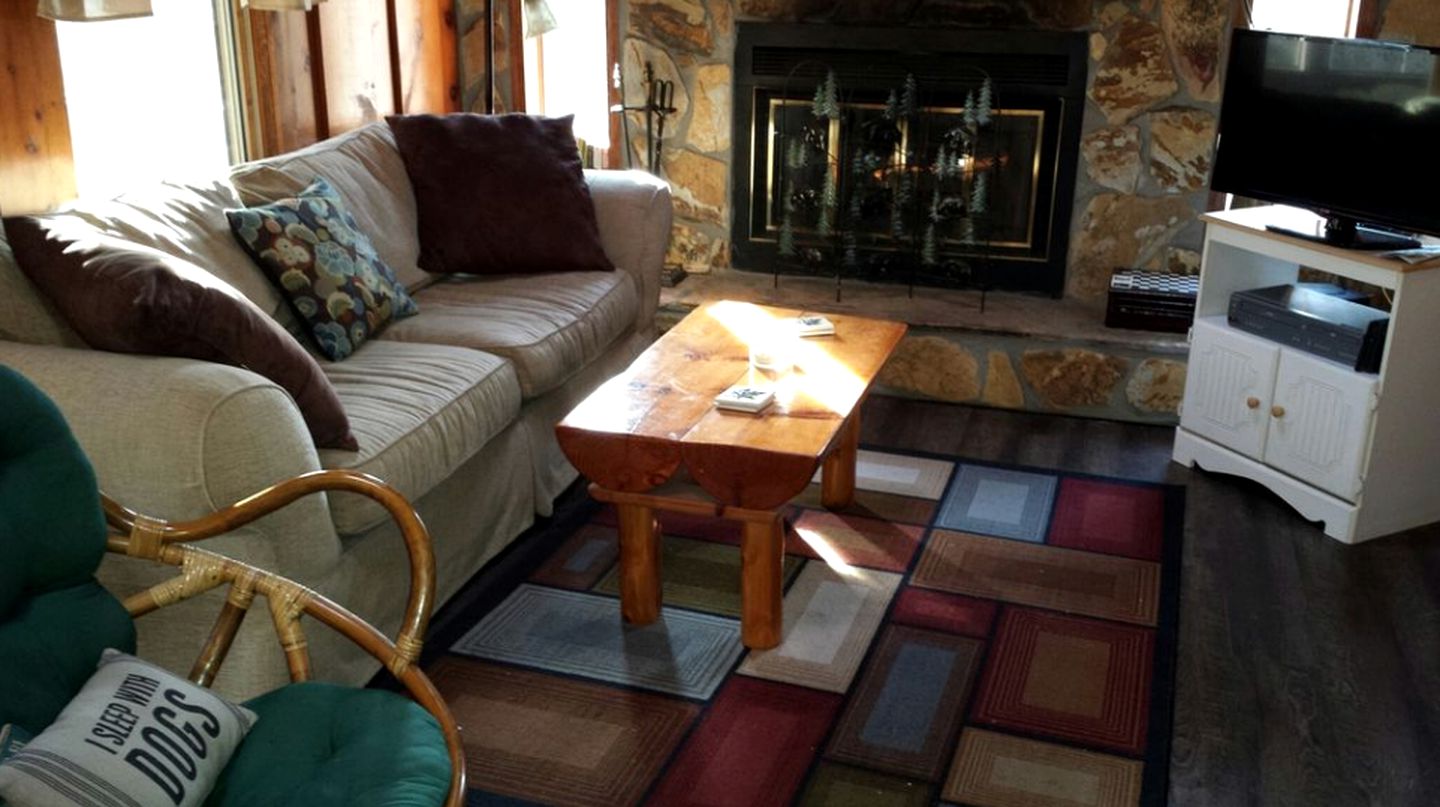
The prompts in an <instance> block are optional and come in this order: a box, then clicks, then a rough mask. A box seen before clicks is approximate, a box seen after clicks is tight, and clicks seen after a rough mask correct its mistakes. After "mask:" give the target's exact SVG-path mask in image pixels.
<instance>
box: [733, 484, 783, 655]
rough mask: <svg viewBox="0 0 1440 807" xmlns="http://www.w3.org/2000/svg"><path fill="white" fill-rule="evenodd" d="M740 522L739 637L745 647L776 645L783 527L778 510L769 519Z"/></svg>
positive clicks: (780, 607) (781, 601) (781, 600)
mask: <svg viewBox="0 0 1440 807" xmlns="http://www.w3.org/2000/svg"><path fill="white" fill-rule="evenodd" d="M744 523H745V534H744V538H743V539H742V543H741V545H740V638H741V639H743V640H744V642H745V646H746V647H749V648H752V649H754V650H765V649H767V648H771V647H774V646H775V645H778V644H780V629H781V625H782V619H781V614H782V608H783V597H782V593H781V590H780V589H781V579H780V577H781V568H782V565H783V561H784V558H785V528H784V522H783V521H782V520H781V518H780V514H779V513H776V514H775V517H774V518H773V519H771V520H770V521H746V522H744Z"/></svg>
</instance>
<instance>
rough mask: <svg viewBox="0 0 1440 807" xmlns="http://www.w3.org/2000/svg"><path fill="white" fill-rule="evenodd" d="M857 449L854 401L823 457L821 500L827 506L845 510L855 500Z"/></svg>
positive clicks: (858, 435)
mask: <svg viewBox="0 0 1440 807" xmlns="http://www.w3.org/2000/svg"><path fill="white" fill-rule="evenodd" d="M859 453H860V407H859V406H858V405H857V406H856V407H855V411H853V412H851V413H850V417H848V418H846V419H845V425H843V426H841V427H840V433H839V434H837V435H835V448H834V449H832V450H831V451H830V455H829V456H828V457H826V458H825V465H824V471H823V472H822V473H821V476H820V503H821V504H823V505H825V508H826V509H827V510H844V509H845V508H847V507H849V506H850V505H851V503H853V502H854V501H855V460H856V458H857V457H858V456H859Z"/></svg>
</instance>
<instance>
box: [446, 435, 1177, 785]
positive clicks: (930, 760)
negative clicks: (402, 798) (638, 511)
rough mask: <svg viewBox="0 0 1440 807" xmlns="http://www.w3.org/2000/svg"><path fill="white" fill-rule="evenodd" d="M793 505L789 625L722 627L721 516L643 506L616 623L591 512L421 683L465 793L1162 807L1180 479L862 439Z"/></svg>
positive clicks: (602, 545)
mask: <svg viewBox="0 0 1440 807" xmlns="http://www.w3.org/2000/svg"><path fill="white" fill-rule="evenodd" d="M858 478H859V481H858V487H859V490H858V492H857V496H856V501H855V504H854V505H853V506H852V507H850V508H849V509H848V510H846V511H844V512H841V513H831V512H828V511H826V510H824V509H822V508H821V507H820V504H819V496H818V490H817V489H818V485H812V486H811V490H809V491H807V492H806V493H805V494H804V495H802V496H801V497H799V498H798V499H797V500H796V502H795V503H794V504H793V505H792V506H791V507H790V508H789V510H788V511H787V514H786V515H787V524H788V528H789V532H788V534H787V537H786V550H787V555H786V563H785V581H786V593H785V612H784V633H783V636H784V639H783V641H782V642H781V644H780V646H779V647H776V648H774V649H771V650H767V651H748V650H746V649H745V648H744V647H743V646H742V645H741V643H740V632H739V620H738V616H737V614H738V608H739V569H740V558H739V551H738V548H737V547H738V543H739V538H740V530H739V528H738V527H737V526H736V525H734V524H729V523H726V522H722V521H716V520H713V519H704V518H695V517H686V516H671V515H664V514H662V516H661V525H662V529H663V533H664V538H663V542H664V545H663V560H662V580H663V587H664V597H665V607H664V609H663V612H662V618H661V619H660V620H658V621H657V622H656V623H655V624H653V625H649V626H645V627H639V628H636V627H629V626H626V625H624V624H623V623H622V621H621V619H620V615H619V602H618V600H617V599H616V591H617V586H616V570H615V566H616V562H617V558H618V549H617V545H616V534H615V517H614V514H613V512H611V511H609V510H607V509H605V508H601V507H599V506H594V507H593V508H592V509H591V511H590V515H589V516H588V523H585V524H584V525H583V526H581V527H579V528H578V529H575V530H574V531H573V533H572V534H570V535H569V536H567V537H566V538H565V540H563V542H561V543H560V544H559V548H558V549H556V550H555V551H554V552H553V554H551V555H550V556H549V557H548V558H546V559H545V560H544V561H543V562H542V563H540V564H539V565H538V568H535V569H534V571H533V572H532V573H530V574H529V578H528V580H526V581H525V582H524V583H523V584H521V585H519V586H518V587H517V588H516V589H515V591H514V592H513V593H512V594H510V595H509V596H508V597H507V598H506V599H505V600H504V601H502V602H501V603H500V604H499V605H498V606H496V607H494V608H493V609H491V610H490V611H489V612H488V613H484V614H466V615H464V618H465V619H468V620H471V624H470V627H468V628H467V629H466V630H465V632H464V635H463V636H462V637H461V638H460V639H459V640H458V641H456V642H455V643H454V644H453V645H452V646H451V647H450V650H449V652H448V653H446V654H444V655H443V656H442V657H441V658H439V659H438V660H436V661H434V662H432V663H430V664H429V665H428V667H427V670H428V672H429V673H430V675H431V676H432V677H433V678H434V680H435V683H436V685H437V686H438V687H439V689H440V692H441V694H443V695H444V696H445V698H446V700H447V701H448V702H449V703H450V705H451V707H452V709H453V710H454V712H455V715H456V717H457V719H458V720H459V722H460V724H461V725H462V726H463V727H464V729H465V731H464V736H465V742H466V752H467V756H468V774H469V784H470V788H471V790H470V792H469V797H468V803H469V804H471V805H527V804H554V805H580V806H583V807H588V806H589V805H597V806H598V805H606V806H607V807H609V806H610V805H632V804H651V805H695V806H696V807H719V806H720V805H787V804H802V805H935V804H942V805H949V804H953V805H975V807H1028V806H1029V805H1051V804H1054V805H1094V807H1118V806H1119V805H1136V804H1145V805H1158V804H1163V803H1164V801H1165V792H1166V773H1167V771H1166V768H1167V765H1168V759H1169V741H1170V740H1169V738H1170V721H1171V703H1172V693H1173V679H1174V664H1175V651H1176V644H1175V639H1176V622H1177V618H1178V613H1177V612H1178V593H1179V557H1180V554H1179V550H1180V537H1181V524H1182V515H1183V514H1182V509H1183V507H1184V491H1183V488H1179V487H1175V486H1166V485H1157V484H1148V483H1142V482H1135V481H1128V480H1122V479H1109V478H1101V477H1094V476H1086V475H1081V474H1072V473H1065V472H1057V471H1050V470H1045V469H1039V468H1013V467H1000V466H996V465H993V464H987V463H982V462H974V461H970V460H967V459H963V458H955V457H939V456H921V455H912V454H902V453H894V452H885V453H882V452H877V451H862V452H861V458H860V464H859V468H858Z"/></svg>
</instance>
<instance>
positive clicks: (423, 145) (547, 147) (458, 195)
mask: <svg viewBox="0 0 1440 807" xmlns="http://www.w3.org/2000/svg"><path fill="white" fill-rule="evenodd" d="M572 119H573V116H567V117H564V118H542V117H535V116H531V115H473V114H468V113H466V114H457V115H443V116H442V115H393V116H391V117H389V118H386V120H387V121H388V122H389V124H390V129H391V130H392V131H393V132H394V133H395V143H396V145H397V146H398V148H399V150H400V157H401V159H403V160H404V161H405V172H406V173H407V174H409V176H410V184H411V186H412V187H413V188H414V191H415V204H416V208H417V209H418V211H419V219H420V224H419V229H420V232H419V236H420V261H419V263H420V268H422V269H424V270H425V271H427V272H438V273H442V274H450V273H457V272H465V273H473V274H514V273H533V272H561V271H572V270H585V269H593V270H601V271H612V270H613V269H614V268H615V267H614V265H613V264H611V263H610V259H609V258H607V257H605V250H604V248H603V247H601V245H600V228H599V226H598V225H597V224H596V223H595V203H594V202H593V201H592V200H591V199H590V189H589V187H588V186H587V185H586V184H585V174H584V172H583V171H582V170H581V165H580V154H579V152H578V151H577V149H576V146H575V136H574V133H573V131H572V130H571V126H570V123H571V120H572Z"/></svg>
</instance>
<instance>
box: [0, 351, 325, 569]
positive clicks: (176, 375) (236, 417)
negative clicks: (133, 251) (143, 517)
mask: <svg viewBox="0 0 1440 807" xmlns="http://www.w3.org/2000/svg"><path fill="white" fill-rule="evenodd" d="M0 364H6V365H9V366H10V367H13V368H14V369H15V370H16V371H18V372H19V373H21V374H22V375H24V376H26V377H27V378H29V379H30V380H31V381H33V382H34V383H35V384H36V386H38V387H40V389H41V390H43V391H44V392H45V394H46V395H48V396H50V398H51V399H52V400H54V401H55V404H56V405H57V406H59V407H60V411H61V412H62V413H63V414H64V415H65V419H66V421H67V422H68V423H69V424H70V429H71V431H73V432H74V433H75V437H76V439H77V440H79V442H80V446H81V447H82V448H83V449H84V450H85V453H86V455H87V456H88V457H89V458H90V463H91V464H92V465H93V466H94V467H95V473H96V476H97V477H98V479H99V482H100V487H101V489H103V490H104V491H105V492H106V493H107V494H109V495H111V496H113V497H115V498H117V499H119V500H121V501H124V502H125V503H126V504H129V505H132V506H134V507H136V508H137V509H140V510H142V511H144V512H146V513H150V514H153V515H154V516H156V517H158V518H165V519H173V520H181V519H193V518H198V517H200V516H202V515H205V514H207V513H210V512H213V511H215V510H216V509H218V508H220V507H224V506H226V505H230V504H232V503H234V502H236V501H238V500H239V499H241V498H244V497H246V496H249V495H251V494H253V493H254V492H255V491H257V490H261V489H262V488H265V487H268V486H270V485H273V484H275V483H276V482H280V481H281V480H284V479H288V478H290V477H293V476H297V475H299V474H302V473H306V472H308V471H315V470H319V468H320V462H319V459H318V457H317V455H316V452H315V447H314V445H313V444H312V443H311V441H310V436H309V433H308V432H307V431H306V429H305V423H304V421H303V420H302V419H301V417H300V411H299V409H297V408H296V406H295V402H294V401H293V400H292V399H291V398H290V395H289V394H288V393H286V392H285V391H284V390H283V389H281V388H280V387H279V386H277V385H275V384H274V383H272V382H270V381H268V380H266V379H264V378H262V377H260V376H258V375H256V374H254V373H252V372H250V371H248V370H244V369H241V368H238V367H230V366H227V365H222V364H214V363H210V362H203V361H196V360H192V359H173V358H159V357H154V356H136V355H128V354H121V353H107V352H102V351H96V350H88V349H76V348H63V347H54V346H41V345H25V344H20V343H16V342H3V341H0ZM225 544H226V546H225V547H224V549H223V551H225V552H226V553H227V554H231V555H232V556H235V557H238V558H241V559H243V560H246V561H249V562H254V563H267V564H271V565H270V566H269V568H271V569H274V570H275V571H277V572H279V573H281V574H284V575H286V576H289V577H295V578H300V579H302V580H303V579H307V578H308V579H315V578H316V577H318V576H319V575H321V574H324V573H325V572H327V571H329V570H330V569H332V568H333V567H334V566H335V565H336V564H337V563H338V562H339V557H340V539H339V537H338V536H337V535H336V533H335V528H334V525H333V523H332V522H331V519H330V512H329V508H328V507H327V502H326V500H325V497H324V496H323V495H322V496H311V497H308V498H306V499H305V500H303V501H300V502H297V503H296V504H295V505H294V506H292V507H289V508H286V509H285V510H283V511H281V512H278V513H274V514H272V515H269V516H266V517H265V518H263V519H260V520H259V521H256V522H255V523H253V524H251V525H250V526H249V527H248V528H247V529H245V530H242V531H238V532H237V533H235V534H233V535H232V536H227V539H226V541H225Z"/></svg>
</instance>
